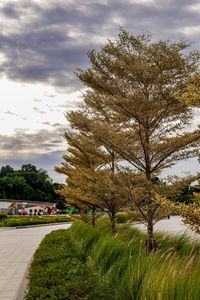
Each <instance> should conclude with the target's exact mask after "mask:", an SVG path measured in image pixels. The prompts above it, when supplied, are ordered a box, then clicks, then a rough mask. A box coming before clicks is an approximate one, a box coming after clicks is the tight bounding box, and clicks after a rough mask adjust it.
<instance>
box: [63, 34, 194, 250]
mask: <svg viewBox="0 0 200 300" xmlns="http://www.w3.org/2000/svg"><path fill="white" fill-rule="evenodd" d="M188 47H189V44H188V42H185V41H180V42H172V41H170V40H160V41H158V42H155V41H154V40H153V39H152V37H151V36H150V35H148V34H142V35H132V34H130V33H128V32H126V31H125V30H123V29H121V31H120V33H119V36H118V39H117V40H116V41H114V42H112V41H108V43H107V44H106V45H105V46H104V47H103V48H102V49H101V50H100V51H99V52H97V51H95V50H92V51H89V52H88V57H89V59H90V63H91V67H90V68H89V69H87V70H80V69H79V70H77V76H78V78H79V79H80V80H81V81H82V83H83V84H84V86H85V87H86V88H87V90H86V92H85V94H84V105H83V107H82V108H81V109H80V110H79V111H73V112H70V113H68V114H67V118H68V120H69V122H70V124H71V126H72V129H75V130H78V131H79V132H80V134H83V135H86V136H87V137H88V138H91V139H93V140H94V141H95V142H96V143H100V144H101V147H103V149H109V151H110V153H111V152H113V153H115V155H118V158H121V160H124V161H126V163H128V164H129V166H130V167H128V168H125V169H123V168H121V167H120V166H119V165H118V166H116V165H115V168H116V167H117V168H116V170H117V172H115V173H114V174H113V176H112V178H111V179H112V187H111V185H110V188H111V192H112V193H118V195H119V196H121V199H124V198H126V199H128V201H129V204H130V205H132V207H133V208H134V209H137V210H138V212H139V213H140V214H141V217H142V218H143V222H144V223H145V224H146V226H147V232H148V239H147V248H148V251H150V250H151V249H152V246H153V225H154V224H155V221H156V220H158V219H159V213H161V215H160V216H162V212H163V211H162V209H161V207H160V205H157V203H156V201H157V200H156V199H157V198H156V194H157V193H158V194H159V195H161V196H163V197H164V196H166V197H172V196H175V195H176V193H180V191H181V190H182V189H183V188H184V187H185V186H187V185H189V184H190V183H191V182H192V181H193V180H195V179H197V178H198V176H197V177H196V176H194V177H190V176H189V177H187V178H186V179H182V180H181V179H179V178H176V177H174V178H171V179H170V180H168V184H167V185H163V184H162V183H161V182H160V183H158V184H155V183H154V182H152V180H153V179H154V178H155V177H156V176H158V175H159V173H160V172H161V171H162V170H163V169H164V168H169V167H170V166H172V165H173V164H175V163H177V162H178V161H179V160H182V159H187V158H191V157H195V156H197V155H198V151H199V144H200V130H199V129H197V130H194V131H191V130H190V128H189V126H188V125H189V124H190V123H191V121H192V117H193V115H192V113H193V111H192V108H191V106H190V105H188V104H187V101H184V100H183V99H185V98H186V97H184V96H183V97H182V95H184V93H185V92H186V91H187V92H188V93H189V92H190V90H191V89H189V86H188V83H189V82H191V80H192V78H194V77H196V76H197V75H198V74H199V67H198V61H199V53H198V52H197V51H188ZM186 95H187V98H188V94H186ZM102 176H104V175H102ZM97 190H98V187H96V188H95V191H97Z"/></svg>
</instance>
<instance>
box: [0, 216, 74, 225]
mask: <svg viewBox="0 0 200 300" xmlns="http://www.w3.org/2000/svg"><path fill="white" fill-rule="evenodd" d="M71 220H72V219H71V217H67V216H66V217H65V216H56V217H17V218H9V217H8V218H7V220H6V223H5V221H4V220H2V221H1V222H0V227H15V226H26V225H36V224H50V223H59V222H70V221H71Z"/></svg>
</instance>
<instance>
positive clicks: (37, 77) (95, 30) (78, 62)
mask: <svg viewBox="0 0 200 300" xmlns="http://www.w3.org/2000/svg"><path fill="white" fill-rule="evenodd" d="M120 26H123V28H124V29H126V30H127V31H129V32H131V33H133V34H140V33H145V32H151V33H152V34H153V37H154V39H163V38H164V39H167V38H169V39H171V40H177V41H178V40H179V39H181V38H184V39H189V40H190V41H192V46H191V48H192V49H199V50H200V39H199V34H200V2H199V1H193V0H190V1H188V0H174V1H171V0H123V1H120V0H48V1H47V0H1V1H0V28H1V30H0V91H1V97H0V104H1V105H0V167H1V166H5V165H7V164H9V165H11V166H12V167H14V168H19V167H21V165H22V164H26V163H32V164H35V165H36V166H37V167H38V168H44V169H45V170H47V171H48V173H49V175H50V176H51V177H52V178H53V180H54V181H55V182H64V180H65V177H64V176H62V175H60V174H57V173H56V172H54V167H55V166H59V165H60V163H61V161H62V160H63V159H62V155H63V154H64V153H66V149H67V144H66V141H65V139H64V136H63V135H64V132H65V130H66V129H67V128H68V126H69V124H68V123H67V120H66V118H65V113H66V112H68V111H71V110H76V109H77V108H78V107H79V106H80V105H81V103H82V91H83V88H84V87H83V86H82V84H81V83H80V81H79V80H78V79H77V78H76V76H75V74H74V71H75V70H76V69H77V68H81V69H86V68H88V67H89V66H90V64H89V59H88V57H87V51H88V50H91V49H93V48H95V49H96V50H100V49H101V47H102V46H103V45H104V44H105V43H106V42H107V40H108V39H111V40H112V39H113V40H114V39H116V38H117V35H118V33H119V29H120ZM196 114H197V117H196V119H195V120H194V124H193V126H194V127H195V126H196V125H197V123H198V112H197V113H196ZM199 123H200V118H199ZM185 171H191V172H192V173H195V172H199V171H200V164H199V163H198V162H197V159H196V158H194V159H191V160H189V161H182V162H180V163H179V164H178V165H177V166H176V167H173V168H172V170H169V171H168V174H170V172H171V173H173V172H175V173H177V174H178V175H181V174H182V173H183V172H185ZM166 174H167V173H166Z"/></svg>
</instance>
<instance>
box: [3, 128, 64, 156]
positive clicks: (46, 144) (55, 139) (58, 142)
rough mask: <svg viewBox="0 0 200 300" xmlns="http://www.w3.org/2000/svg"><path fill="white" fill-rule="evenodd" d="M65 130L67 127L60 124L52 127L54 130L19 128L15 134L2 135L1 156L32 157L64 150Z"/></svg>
mask: <svg viewBox="0 0 200 300" xmlns="http://www.w3.org/2000/svg"><path fill="white" fill-rule="evenodd" d="M56 125H57V124H56ZM65 130H66V128H65V127H64V126H61V125H60V126H54V127H52V130H46V129H41V130H39V131H38V132H36V133H27V132H26V131H25V130H23V129H17V130H16V131H15V134H14V135H13V136H6V135H0V144H1V151H0V152H1V158H4V159H6V157H10V158H12V157H16V158H18V159H19V158H21V157H23V156H24V155H25V156H27V155H28V156H29V157H30V158H31V157H32V156H35V155H36V156H37V155H41V154H44V153H51V152H54V151H57V150H63V149H64V148H65V145H64V144H65V142H64V137H63V136H64V132H65Z"/></svg>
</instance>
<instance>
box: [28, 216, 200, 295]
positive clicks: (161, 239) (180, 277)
mask: <svg viewBox="0 0 200 300" xmlns="http://www.w3.org/2000/svg"><path fill="white" fill-rule="evenodd" d="M109 228H110V226H109V224H108V220H106V219H105V218H101V219H99V220H98V225H97V227H96V228H92V227H91V226H89V225H87V224H84V223H83V222H80V221H77V222H75V223H73V225H72V226H71V227H70V229H68V230H59V231H55V232H52V233H51V234H49V235H48V236H47V237H46V238H45V239H44V240H43V242H42V243H41V245H40V247H39V249H38V250H37V252H36V253H35V256H34V261H33V263H32V265H31V269H30V291H29V294H28V295H27V296H26V299H27V300H33V299H55V300H56V299H72V300H73V299H92V300H97V299H104V300H116V299H117V300H125V299H126V300H135V299H137V300H141V299H147V300H152V299H153V300H157V299H164V300H165V299H175V300H182V299H186V300H190V299H192V300H193V299H194V300H197V299H199V294H200V286H199V275H200V269H199V263H200V258H199V256H198V255H197V253H199V250H200V244H198V243H196V242H195V243H193V244H192V243H191V241H190V240H189V239H188V238H187V237H186V236H185V235H183V236H174V237H169V236H163V235H162V234H156V235H155V238H156V239H157V242H158V244H159V246H160V248H158V249H157V251H154V252H152V253H151V254H148V255H147V253H146V251H145V249H144V244H145V240H146V235H144V234H142V233H141V232H140V231H139V230H137V229H133V228H130V226H128V225H124V226H118V233H117V234H116V235H115V236H113V234H112V233H111V230H110V229H109ZM37 297H38V298H37Z"/></svg>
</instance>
